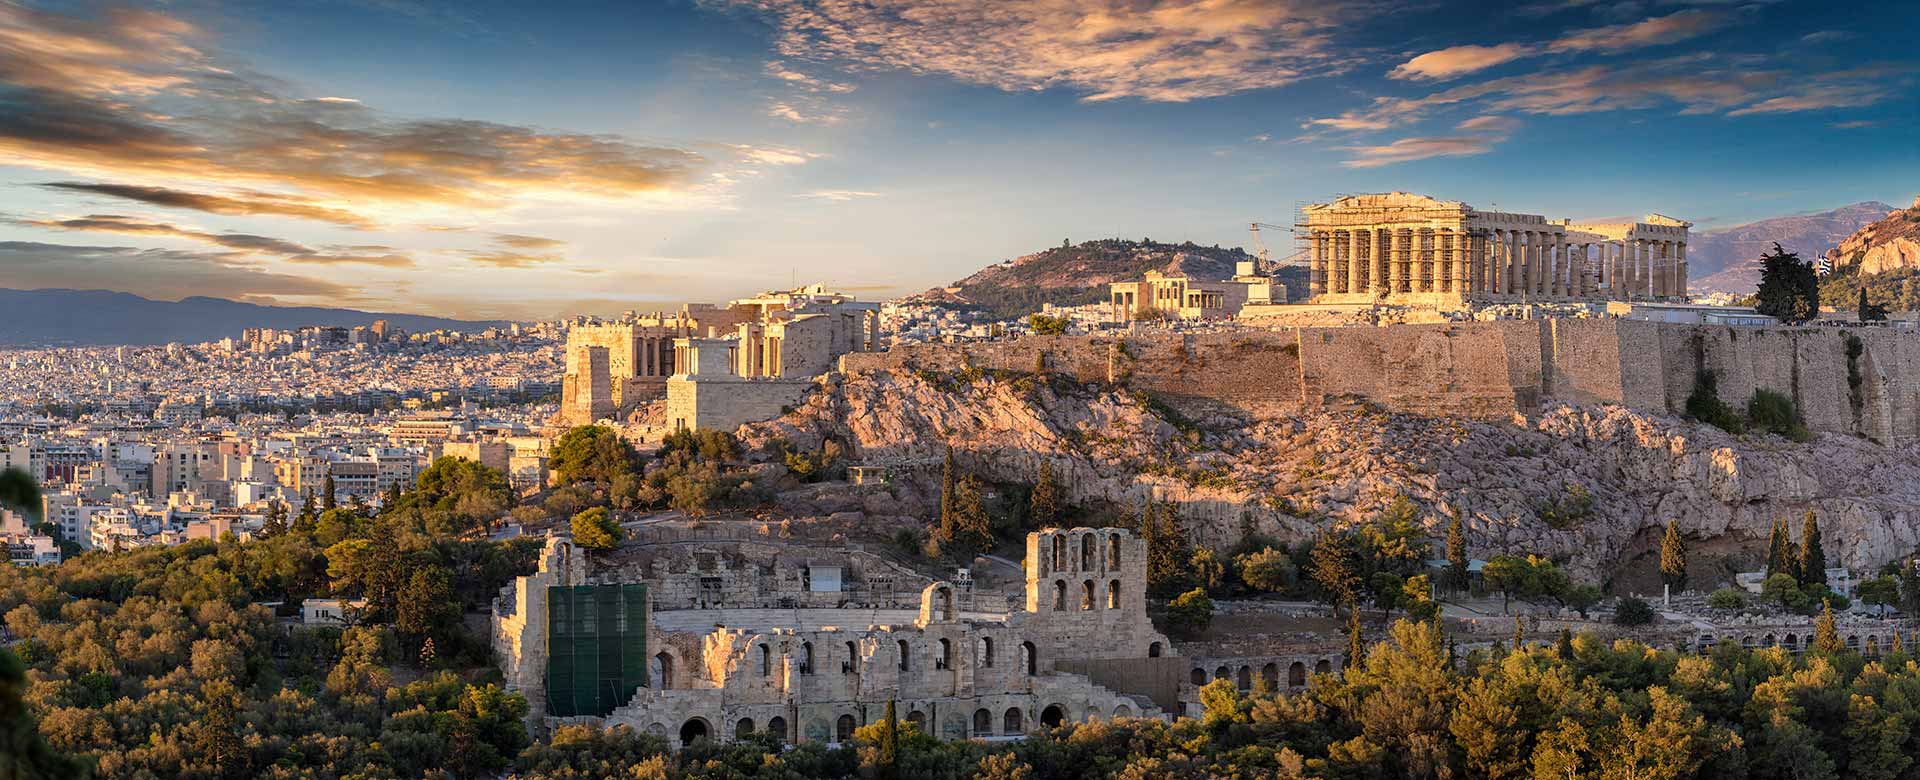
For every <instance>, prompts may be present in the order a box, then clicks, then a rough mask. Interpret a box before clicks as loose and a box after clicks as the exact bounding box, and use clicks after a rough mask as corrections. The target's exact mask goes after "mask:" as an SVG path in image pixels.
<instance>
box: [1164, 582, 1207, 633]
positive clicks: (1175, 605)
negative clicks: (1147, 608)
mask: <svg viewBox="0 0 1920 780" xmlns="http://www.w3.org/2000/svg"><path fill="white" fill-rule="evenodd" d="M1212 623H1213V599H1211V598H1208V597H1207V591H1206V589H1205V588H1194V589H1193V590H1190V591H1187V592H1185V593H1182V594H1180V595H1179V596H1176V597H1175V598H1174V599H1173V600H1172V601H1169V602H1167V628H1168V629H1169V630H1171V631H1172V633H1174V634H1175V635H1178V636H1183V637H1195V636H1199V635H1200V634H1202V633H1205V632H1206V630H1207V626H1209V625H1211V624H1212Z"/></svg>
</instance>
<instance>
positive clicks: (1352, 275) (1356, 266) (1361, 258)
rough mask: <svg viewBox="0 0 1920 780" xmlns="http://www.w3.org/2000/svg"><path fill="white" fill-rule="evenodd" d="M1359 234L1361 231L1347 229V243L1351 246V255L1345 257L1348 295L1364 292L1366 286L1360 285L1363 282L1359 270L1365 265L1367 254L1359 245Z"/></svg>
mask: <svg viewBox="0 0 1920 780" xmlns="http://www.w3.org/2000/svg"><path fill="white" fill-rule="evenodd" d="M1360 234H1361V231H1358V230H1349V231H1347V244H1348V246H1351V247H1352V248H1353V253H1352V256H1351V257H1349V258H1348V259H1347V294H1349V295H1353V294H1357V293H1362V292H1366V288H1365V287H1362V286H1361V285H1362V284H1363V282H1362V281H1361V279H1362V277H1361V273H1360V272H1361V271H1362V270H1364V269H1365V267H1366V260H1367V256H1366V254H1365V252H1364V250H1363V249H1362V248H1361V245H1360Z"/></svg>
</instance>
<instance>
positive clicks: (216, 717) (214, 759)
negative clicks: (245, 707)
mask: <svg viewBox="0 0 1920 780" xmlns="http://www.w3.org/2000/svg"><path fill="white" fill-rule="evenodd" d="M200 690H201V698H202V699H203V700H204V701H205V702H206V710H205V712H204V713H203V714H202V715H201V718H200V722H199V724H198V726H197V728H196V731H195V735H194V737H195V738H194V752H195V753H196V754H197V757H198V758H199V759H200V760H201V761H205V762H206V763H207V764H209V765H211V767H212V769H213V774H214V776H215V777H229V778H238V777H246V776H247V766H246V763H247V752H246V745H245V744H244V743H242V742H241V741H240V732H239V728H238V726H239V723H238V717H237V714H236V710H237V709H238V704H237V702H238V699H239V695H238V693H237V692H236V691H235V690H234V687H233V683H231V682H228V681H227V680H226V679H225V678H221V679H217V680H213V681H211V682H208V683H207V684H206V685H205V686H203V687H202V688H201V689H200Z"/></svg>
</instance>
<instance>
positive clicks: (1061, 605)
mask: <svg viewBox="0 0 1920 780" xmlns="http://www.w3.org/2000/svg"><path fill="white" fill-rule="evenodd" d="M1053 608H1054V610H1055V611H1060V610H1064V609H1066V608H1067V581H1066V580H1054V581H1053Z"/></svg>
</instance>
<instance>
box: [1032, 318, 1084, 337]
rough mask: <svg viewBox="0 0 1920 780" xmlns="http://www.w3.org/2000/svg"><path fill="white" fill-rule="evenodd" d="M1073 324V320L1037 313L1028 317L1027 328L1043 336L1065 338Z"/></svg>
mask: <svg viewBox="0 0 1920 780" xmlns="http://www.w3.org/2000/svg"><path fill="white" fill-rule="evenodd" d="M1071 324H1073V320H1070V319H1067V318H1066V317H1064V316H1061V317H1051V316H1048V315H1045V314H1038V313H1036V314H1033V315H1030V316H1028V317H1027V327H1029V328H1032V329H1033V332H1034V333H1036V334H1038V335H1041V336H1064V335H1066V333H1067V326H1068V325H1071Z"/></svg>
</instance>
